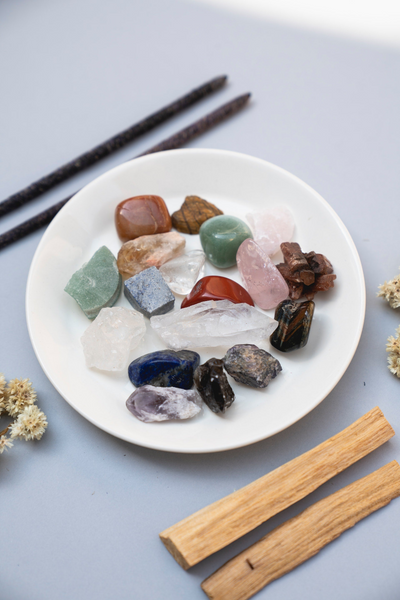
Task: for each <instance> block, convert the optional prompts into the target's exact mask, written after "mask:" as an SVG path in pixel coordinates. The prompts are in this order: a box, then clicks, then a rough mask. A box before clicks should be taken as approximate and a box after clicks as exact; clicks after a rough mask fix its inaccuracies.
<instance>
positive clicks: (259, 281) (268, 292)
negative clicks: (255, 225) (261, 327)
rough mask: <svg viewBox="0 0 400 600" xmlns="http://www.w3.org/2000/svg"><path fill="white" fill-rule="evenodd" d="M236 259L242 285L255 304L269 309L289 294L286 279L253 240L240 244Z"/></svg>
mask: <svg viewBox="0 0 400 600" xmlns="http://www.w3.org/2000/svg"><path fill="white" fill-rule="evenodd" d="M236 260H237V266H238V270H239V273H240V276H241V278H242V281H243V283H244V286H245V288H246V289H247V291H248V292H249V294H250V296H251V297H252V298H253V300H254V302H255V303H256V304H257V306H259V307H260V308H262V309H263V310H269V309H271V308H275V306H277V305H278V304H279V303H280V302H282V300H285V298H287V297H288V296H289V288H288V285H287V283H286V281H285V280H284V278H283V277H282V275H281V274H280V272H279V271H278V269H277V268H276V266H275V265H274V263H273V262H272V260H271V259H270V258H269V256H268V255H267V254H266V253H265V252H264V250H263V249H262V248H261V247H260V246H259V245H258V244H257V243H256V242H255V241H254V240H251V239H250V240H245V241H244V242H243V243H242V244H241V245H240V247H239V250H238V252H237V255H236Z"/></svg>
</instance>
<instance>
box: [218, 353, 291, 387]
mask: <svg viewBox="0 0 400 600" xmlns="http://www.w3.org/2000/svg"><path fill="white" fill-rule="evenodd" d="M222 360H223V362H224V367H225V369H226V371H227V372H228V373H229V375H230V376H231V377H233V379H234V380H235V381H238V382H239V383H243V384H244V385H249V386H250V387H255V388H265V387H267V385H268V384H269V382H270V381H271V379H274V378H275V377H276V376H277V375H278V373H280V372H281V371H282V367H281V365H280V363H279V361H278V360H277V359H276V358H274V357H273V356H272V355H271V354H270V353H269V352H266V351H265V350H262V348H258V347H257V346H255V345H254V344H238V345H236V346H233V347H232V348H229V350H228V352H227V353H226V354H225V356H224V358H223V359H222Z"/></svg>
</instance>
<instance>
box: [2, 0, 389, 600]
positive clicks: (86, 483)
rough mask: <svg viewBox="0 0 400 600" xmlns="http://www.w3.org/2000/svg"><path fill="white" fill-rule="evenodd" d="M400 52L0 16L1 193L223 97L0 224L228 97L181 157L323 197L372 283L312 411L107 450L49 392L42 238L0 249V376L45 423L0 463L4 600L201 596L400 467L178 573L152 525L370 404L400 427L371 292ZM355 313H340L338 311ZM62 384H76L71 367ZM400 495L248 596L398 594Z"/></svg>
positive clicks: (177, 13)
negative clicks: (31, 304)
mask: <svg viewBox="0 0 400 600" xmlns="http://www.w3.org/2000/svg"><path fill="white" fill-rule="evenodd" d="M399 66H400V54H399V53H398V52H396V51H395V50H389V49H381V48H378V47H373V46H368V45H363V44H361V43H356V42H354V43H352V42H349V41H345V40H340V39H338V38H332V39H331V38H328V37H323V36H319V35H317V34H315V35H312V34H309V33H307V34H306V33H302V32H299V31H296V30H294V29H293V30H291V29H289V28H288V29H286V28H284V27H279V26H276V25H271V24H268V23H266V22H262V21H257V20H252V19H250V18H249V19H246V18H245V17H243V16H231V15H229V14H228V13H224V12H218V11H213V10H212V9H211V8H209V7H205V6H196V5H191V4H185V3H182V2H179V0H170V1H169V2H163V1H162V0H147V1H146V2H138V1H136V2H132V1H129V0H114V1H113V2H106V1H105V0H98V1H96V2H95V1H94V0H58V1H56V2H54V1H52V0H35V1H34V2H32V1H28V0H8V1H7V0H3V2H2V3H1V5H0V73H1V90H2V93H1V94H0V115H1V145H0V152H1V156H0V197H1V198H4V197H6V196H8V195H9V194H11V193H13V192H15V191H17V190H19V189H20V188H22V187H23V186H25V185H27V184H28V183H30V182H31V181H33V180H34V179H36V178H38V177H40V176H42V175H44V174H46V173H47V172H48V171H49V170H51V169H53V168H55V167H57V166H59V165H60V164H62V163H63V162H65V161H67V160H69V159H71V158H72V157H74V156H76V155H77V154H78V153H80V152H83V151H85V150H87V149H89V148H90V147H92V146H93V145H95V144H97V143H98V142H100V141H102V140H104V139H106V138H107V137H109V136H111V135H113V134H114V133H116V132H118V131H120V130H121V129H124V128H125V127H127V126H128V125H130V124H131V123H134V122H135V121H137V120H138V119H139V118H142V117H143V116H145V115H147V114H149V113H150V112H152V111H153V110H155V109H157V108H159V107H161V106H162V105H164V104H165V103H167V102H170V101H171V100H173V99H175V98H176V97H178V96H179V95H181V94H182V93H184V92H186V91H187V90H189V89H191V88H193V87H195V86H197V85H199V84H200V83H202V82H203V81H206V80H207V79H209V78H211V77H213V76H216V75H219V74H222V73H227V74H228V75H229V76H230V83H229V86H227V87H226V89H225V90H224V91H222V92H220V93H218V94H216V95H214V96H213V97H211V98H209V99H208V100H207V101H205V102H202V103H201V105H198V106H196V107H194V108H192V109H190V110H189V111H187V112H186V113H185V114H184V115H181V116H180V117H178V118H176V119H174V121H173V122H170V123H168V124H166V125H164V126H162V127H161V128H160V129H159V130H157V131H156V132H153V133H152V134H150V135H148V136H146V138H144V139H143V140H141V141H140V142H138V143H137V144H135V145H132V146H131V147H129V148H127V149H125V150H123V151H121V152H120V153H118V155H116V156H114V157H112V158H110V159H108V160H106V161H104V162H103V163H102V164H101V165H99V166H97V167H96V168H93V169H91V170H90V171H88V172H87V173H85V174H84V175H81V176H79V177H77V178H75V180H74V181H70V182H68V183H66V184H64V185H61V186H59V188H58V189H57V190H54V191H53V192H50V193H48V194H47V195H46V196H45V197H43V198H42V199H41V200H37V201H35V202H33V203H32V204H31V206H29V207H26V208H25V209H23V210H20V211H17V212H15V213H13V214H12V215H9V216H8V217H6V218H4V219H3V220H2V222H1V223H0V232H2V231H5V230H6V229H8V228H9V227H11V226H13V225H14V224H17V223H18V222H20V221H21V220H24V219H26V218H28V217H29V216H30V215H32V214H35V213H36V212H38V210H39V209H43V208H44V207H46V206H47V205H50V204H52V203H54V202H55V201H56V200H58V199H60V198H62V197H64V196H66V195H67V194H68V193H71V192H73V191H75V190H76V189H78V188H79V187H80V186H82V185H84V184H85V183H87V182H89V181H90V180H91V179H92V178H93V177H95V176H97V175H98V174H100V173H102V172H104V171H106V170H108V169H109V168H110V167H112V166H114V165H116V164H119V163H120V162H122V161H123V160H124V159H127V158H130V157H131V156H134V155H136V154H137V153H139V152H140V151H143V150H144V149H145V148H147V147H150V146H151V145H153V143H155V142H156V141H159V140H160V139H163V138H164V137H166V136H167V135H169V134H170V133H172V132H175V131H177V130H178V129H180V128H181V127H182V126H184V125H186V124H187V123H189V122H191V121H193V120H194V119H195V118H198V117H199V116H200V115H202V114H204V113H205V112H208V111H210V110H212V109H213V108H215V107H216V106H218V105H219V104H221V103H222V102H224V101H227V100H229V99H230V98H232V97H233V96H235V95H238V94H241V93H244V92H247V91H251V92H252V93H253V97H254V100H253V102H252V104H251V106H250V107H249V108H248V109H247V110H245V111H244V112H243V113H242V114H241V115H239V116H236V117H235V118H234V119H232V120H231V121H230V122H227V123H225V124H224V125H222V126H219V127H218V128H217V129H215V130H214V131H212V132H210V133H208V134H207V135H205V136H203V137H202V138H200V139H198V140H197V141H196V142H194V143H192V147H204V148H222V149H228V150H236V151H239V152H244V153H248V154H251V155H253V156H257V157H259V158H264V159H267V160H269V161H271V162H273V163H275V164H277V165H280V166H282V167H284V168H285V169H287V170H289V171H291V172H293V173H294V174H295V175H297V176H299V177H300V178H301V179H303V180H304V181H306V182H307V183H309V184H310V185H311V186H312V187H314V188H315V189H316V190H317V191H318V192H319V193H320V194H321V195H322V196H323V197H324V198H325V199H326V200H327V201H328V202H329V203H330V204H331V205H332V207H333V208H334V209H335V210H336V212H337V213H338V214H339V216H340V217H341V218H342V219H343V221H344V223H345V224H346V225H347V227H348V229H349V231H350V233H351V235H352V236H353V239H354V241H355V244H356V246H357V248H358V251H359V253H360V257H361V260H362V263H363V267H364V270H365V277H366V286H367V313H366V321H365V327H364V332H363V335H362V338H361V342H360V346H359V348H358V350H357V352H356V355H355V357H354V360H353V361H352V363H351V365H350V367H349V369H348V370H347V372H346V373H345V375H344V377H343V378H342V380H341V382H340V383H339V384H338V386H337V387H336V388H335V390H334V391H333V392H332V393H331V394H330V395H329V397H328V398H327V399H326V400H325V401H324V402H323V403H322V404H321V405H320V406H319V407H318V408H316V409H315V410H314V411H313V412H312V413H311V414H309V415H308V416H307V417H305V418H304V419H302V420H301V421H300V422H299V423H297V424H295V425H293V426H292V427H290V428H289V429H287V430H286V431H284V432H282V433H280V434H279V435H276V436H274V437H273V438H270V439H268V440H265V441H263V442H260V443H258V444H255V445H253V446H250V447H247V448H244V449H240V450H235V451H230V452H226V453H221V454H210V455H197V456H192V455H174V454H168V453H161V452H157V451H152V450H148V449H144V448H140V447H137V446H134V445H129V444H127V443H125V442H123V441H120V440H118V439H115V438H113V437H111V436H109V435H107V434H106V433H104V432H102V431H100V430H98V429H96V428H95V427H94V426H92V425H91V424H90V423H88V422H86V421H85V420H84V419H83V418H82V417H80V416H79V415H78V414H77V413H76V412H75V411H74V410H73V409H72V408H70V406H69V405H68V404H67V403H66V402H65V401H64V400H63V399H62V398H61V397H60V396H59V395H58V394H57V392H56V391H55V390H54V389H53V387H52V385H51V384H50V383H49V381H48V380H47V378H46V377H45V375H44V373H43V372H42V370H41V368H40V366H39V364H38V363H37V360H36V357H35V355H34V353H33V350H32V347H31V344H30V341H29V337H28V332H27V328H26V322H25V309H24V294H25V286H26V279H27V275H28V270H29V266H30V262H31V259H32V256H33V254H34V251H35V249H36V247H37V244H38V242H39V240H40V237H41V235H42V232H38V233H36V234H34V235H32V236H30V237H29V238H27V239H25V240H24V241H22V242H20V243H18V244H16V245H14V246H11V247H9V248H8V249H6V250H3V251H1V252H0V273H1V285H0V298H1V300H0V301H1V305H0V306H1V336H0V340H1V341H0V371H2V372H4V374H5V375H6V377H7V379H11V378H13V377H29V378H30V379H31V380H32V381H33V383H34V386H35V388H36V390H37V392H38V396H39V405H40V407H41V408H43V410H44V411H45V413H46V414H47V416H48V420H49V428H48V431H47V433H46V434H45V436H44V437H43V439H42V441H41V442H38V443H30V444H28V443H25V442H20V443H18V444H17V443H16V444H15V446H14V448H12V450H11V451H9V452H8V453H3V454H2V455H1V457H0V470H1V479H0V490H1V491H0V494H1V495H0V498H1V504H0V506H1V513H2V519H1V538H2V548H3V551H2V558H1V561H0V597H1V599H2V600H55V599H57V600H64V599H65V600H67V599H68V600H70V599H71V598H74V600H86V599H90V598H96V599H97V600H108V599H114V598H118V599H119V600H125V599H132V598H134V599H135V600H153V599H155V600H158V599H161V598H162V599H163V600H168V599H171V600H172V599H174V600H176V599H187V598H190V599H191V600H195V599H197V598H198V599H199V600H200V599H202V598H205V595H204V594H203V592H202V591H201V589H200V583H201V581H202V580H203V579H204V578H205V577H206V576H208V575H209V574H211V573H212V572H213V571H214V570H215V569H216V568H217V567H219V566H220V565H221V564H222V563H223V562H224V561H226V560H227V559H228V558H230V557H232V556H233V555H235V554H236V553H237V552H238V551H239V550H241V549H244V548H245V547H247V546H248V545H249V544H250V543H251V542H253V541H256V540H257V539H258V538H259V537H261V535H263V534H264V533H266V532H267V531H269V530H271V529H272V528H273V527H275V526H276V525H277V524H279V523H281V522H282V521H284V520H286V519H287V518H288V517H290V516H292V515H294V514H296V513H298V512H299V511H300V510H301V509H303V508H304V507H306V506H308V505H310V504H311V503H312V502H314V501H316V500H317V499H319V498H321V497H324V496H326V495H327V494H329V493H331V492H332V491H334V490H336V489H339V488H341V487H342V486H344V485H346V484H347V483H350V482H352V481H354V480H355V479H357V478H359V477H362V476H363V475H366V474H368V473H369V472H371V471H373V470H374V469H376V468H378V467H380V466H382V465H383V464H385V463H386V462H389V461H390V460H392V459H399V458H400V452H399V440H398V439H397V438H394V439H393V440H392V441H390V442H389V443H388V444H386V445H385V446H384V447H382V448H381V449H379V450H378V451H376V452H374V453H373V454H372V455H370V456H369V457H366V458H365V459H364V460H362V461H361V462H360V463H359V464H357V465H354V466H353V467H352V468H350V469H348V470H347V471H346V472H345V473H342V474H341V475H339V476H337V477H336V478H335V479H334V480H332V481H331V482H328V483H327V484H326V485H324V486H323V487H322V488H321V489H319V490H317V491H316V492H315V493H314V494H312V495H311V496H309V497H307V498H306V499H304V500H303V501H302V502H300V503H298V505H296V506H293V507H291V508H290V509H288V510H287V511H285V512H284V513H282V514H280V515H278V516H277V517H275V518H273V519H272V520H271V521H270V522H268V523H267V524H265V525H264V526H262V527H260V528H259V529H258V530H256V531H254V532H253V533H251V534H249V535H248V536H246V537H245V538H243V539H241V540H239V541H238V542H236V543H235V544H233V545H232V546H230V547H228V548H226V549H225V550H223V551H221V552H219V553H218V554H216V555H215V556H213V557H211V558H209V559H207V560H205V561H204V562H203V563H201V564H199V565H197V566H196V567H194V568H193V569H192V570H191V571H190V572H184V571H183V570H182V569H181V568H180V567H179V566H178V565H177V564H176V563H175V561H174V560H173V559H172V558H171V557H170V555H169V554H168V552H167V551H166V550H165V548H164V547H163V545H162V544H161V542H160V541H159V539H158V533H159V532H160V531H161V530H163V529H164V528H165V527H167V526H169V525H171V524H173V523H174V522H176V521H177V520H180V519H181V518H183V517H184V516H186V515H188V514H190V513H191V512H193V511H194V510H196V509H199V508H201V507H203V506H205V505H206V504H209V503H210V502H212V501H214V500H216V499H218V498H220V497H222V496H224V495H226V494H228V493H230V492H232V491H233V490H235V489H238V488H239V487H241V486H242V485H244V484H246V483H248V482H250V481H252V480H254V479H255V478H257V477H259V476H261V475H263V474H264V473H266V472H268V471H270V470H271V469H273V468H275V467H277V466H279V465H281V464H283V463H284V462H285V461H287V460H289V459H291V458H294V457H295V456H297V455H299V454H300V453H302V452H304V451H306V450H308V449H309V448H311V447H313V446H315V445H316V444H318V443H320V442H321V441H323V440H325V439H326V438H328V437H329V436H331V435H333V434H334V433H336V432H338V431H339V430H341V429H342V428H344V427H345V426H347V425H349V424H350V423H351V422H353V421H354V420H355V419H356V418H358V417H359V416H361V415H362V414H363V413H365V412H367V411H368V410H369V409H371V408H372V407H374V406H376V405H379V406H380V407H381V409H382V410H383V411H384V413H385V415H386V417H387V418H388V419H389V421H390V422H391V424H392V425H393V427H394V428H395V430H397V431H400V408H399V393H400V382H399V381H398V380H397V378H396V377H394V376H393V375H391V374H390V373H389V371H388V369H387V368H386V353H385V342H386V338H387V337H388V335H390V334H394V331H395V328H396V327H397V326H398V324H399V321H400V319H399V314H398V311H397V312H396V311H394V310H392V309H390V308H389V306H388V305H387V304H386V303H385V302H384V301H383V300H382V299H378V298H376V290H377V286H378V284H379V283H382V282H383V281H384V280H387V279H389V278H391V277H393V276H394V275H395V274H396V273H397V272H398V267H399V264H400V256H399V243H398V240H399V235H398V231H399V216H400V211H399V208H398V198H399V190H400V171H399V168H398V160H399V139H400V116H399V91H400V89H399V88H400V78H399ZM345 310H346V307H345V306H343V311H345ZM71 376H73V374H71ZM399 522H400V500H396V501H394V502H393V503H391V504H390V505H389V506H388V507H386V508H384V509H382V510H380V511H378V512H377V513H375V514H374V515H372V516H370V517H368V518H367V519H365V520H364V521H362V522H361V523H359V524H358V525H357V526H356V527H355V528H354V529H353V530H350V531H348V532H346V533H345V534H344V535H343V536H342V537H341V538H339V539H338V540H336V541H335V542H334V543H332V544H331V545H330V546H328V547H326V548H325V549H324V550H323V551H321V553H320V554H319V555H318V556H316V557H314V558H313V559H311V560H309V561H308V562H307V563H306V564H304V565H302V566H301V567H299V568H298V569H296V570H295V571H293V572H292V573H290V574H288V575H286V576H285V577H283V578H282V579H280V580H278V581H276V582H274V583H272V584H271V585H270V586H268V588H266V589H264V590H263V591H262V592H260V593H259V594H258V596H257V598H260V599H261V598H269V599H274V600H278V599H285V600H287V599H288V598H307V599H308V600H320V599H321V598H324V599H334V598H335V599H336V598H341V600H346V599H352V600H354V599H357V600H358V599H361V598H362V599H363V600H380V599H382V598H385V599H386V600H390V599H396V598H398V597H399V587H400V585H399V584H400V575H399V569H398V564H399V559H400V551H399Z"/></svg>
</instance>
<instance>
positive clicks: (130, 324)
mask: <svg viewBox="0 0 400 600" xmlns="http://www.w3.org/2000/svg"><path fill="white" fill-rule="evenodd" d="M145 333H146V324H145V321H144V317H143V315H141V314H140V313H139V312H137V311H136V310H132V309H130V308H124V307H122V306H113V307H112V308H102V309H101V311H100V313H99V314H98V316H97V317H96V318H95V320H94V321H93V323H91V324H90V325H89V327H88V328H87V329H86V331H85V333H84V334H83V336H82V337H81V343H82V346H83V352H84V354H85V359H86V364H87V366H88V367H96V368H97V369H100V370H101V371H122V370H123V369H126V367H127V365H128V362H129V358H130V354H131V352H132V350H133V349H134V348H136V346H138V345H139V344H140V342H141V341H142V339H143V338H144V335H145Z"/></svg>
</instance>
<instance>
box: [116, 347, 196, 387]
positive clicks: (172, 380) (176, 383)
mask: <svg viewBox="0 0 400 600" xmlns="http://www.w3.org/2000/svg"><path fill="white" fill-rule="evenodd" d="M199 364H200V355H199V354H197V352H193V351H192V350H180V351H179V352H175V351H174V350H156V351H155V352H150V353H149V354H144V355H143V356H140V357H139V358H137V359H135V360H134V361H132V362H131V364H130V365H129V368H128V375H129V379H130V380H131V382H132V383H133V385H135V386H136V387H141V386H143V385H154V386H156V387H177V388H183V389H185V390H190V388H191V387H192V386H193V373H194V370H195V369H197V367H198V366H199Z"/></svg>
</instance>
